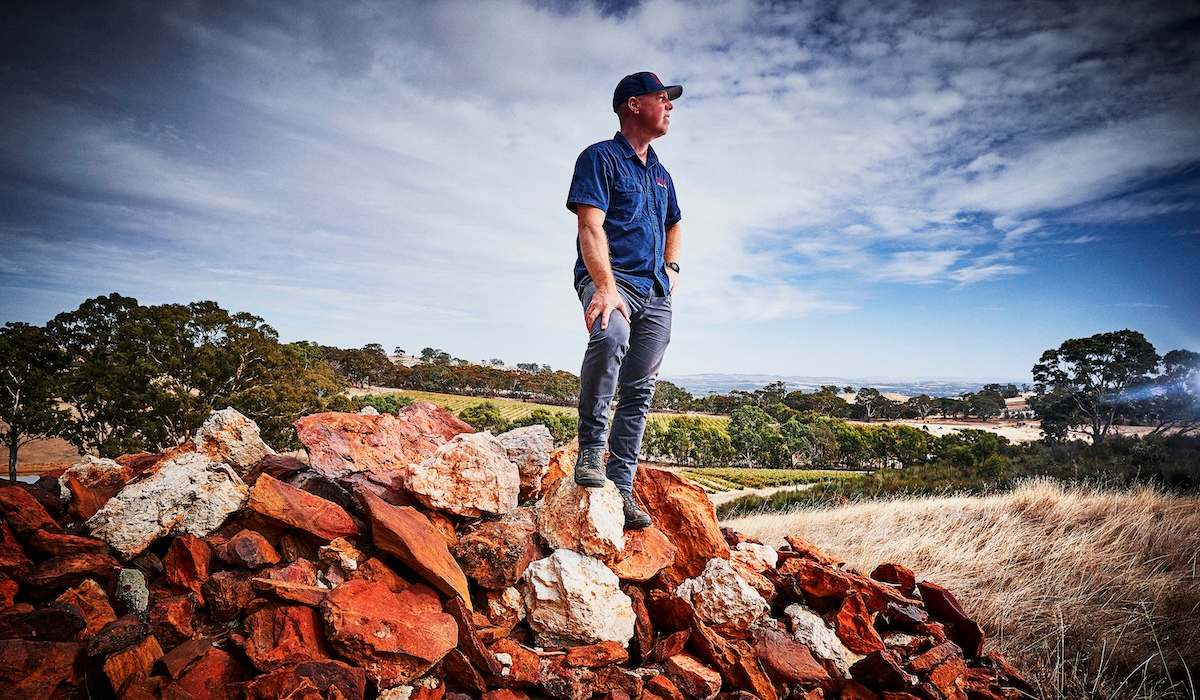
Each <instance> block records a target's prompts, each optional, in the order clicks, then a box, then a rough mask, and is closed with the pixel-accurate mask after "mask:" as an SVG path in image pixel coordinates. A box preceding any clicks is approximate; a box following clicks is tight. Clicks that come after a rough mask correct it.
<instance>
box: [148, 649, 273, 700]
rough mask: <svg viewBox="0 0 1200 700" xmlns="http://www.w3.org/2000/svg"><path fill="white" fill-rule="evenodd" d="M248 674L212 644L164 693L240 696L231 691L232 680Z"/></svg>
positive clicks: (175, 697)
mask: <svg viewBox="0 0 1200 700" xmlns="http://www.w3.org/2000/svg"><path fill="white" fill-rule="evenodd" d="M168 656H169V654H168ZM163 658H164V660H165V658H166V657H165V656H164V657H163ZM245 677H246V669H245V668H243V667H242V665H241V664H240V663H238V661H237V659H235V658H234V657H233V656H232V655H230V654H229V653H227V652H225V651H223V650H221V649H217V648H216V647H213V646H211V645H209V646H208V648H207V649H206V650H205V651H204V653H203V655H201V656H200V657H198V658H197V659H195V660H194V661H193V662H192V663H191V664H190V665H189V666H187V667H186V669H184V670H183V671H181V675H180V676H179V677H178V679H177V680H175V681H174V682H172V683H170V684H168V685H167V687H166V688H164V690H163V697H164V698H167V699H169V700H201V698H213V699H214V700H227V699H231V698H234V697H238V696H237V695H235V694H233V693H231V692H230V691H229V684H231V683H238V682H239V681H241V680H242V679H244V678H245ZM276 697H283V696H276Z"/></svg>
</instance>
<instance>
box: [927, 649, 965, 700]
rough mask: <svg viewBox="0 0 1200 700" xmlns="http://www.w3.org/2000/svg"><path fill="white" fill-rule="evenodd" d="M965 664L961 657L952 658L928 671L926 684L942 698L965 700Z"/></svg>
mask: <svg viewBox="0 0 1200 700" xmlns="http://www.w3.org/2000/svg"><path fill="white" fill-rule="evenodd" d="M966 674H967V662H966V660H965V659H963V657H962V656H952V657H950V658H948V659H946V660H945V661H943V662H942V663H940V664H938V665H937V666H934V667H933V668H931V669H930V670H929V674H928V683H929V684H930V685H932V686H933V687H935V688H937V689H938V691H939V692H940V693H941V694H942V696H943V697H946V698H952V699H953V700H966V697H967V692H966V689H967V677H966Z"/></svg>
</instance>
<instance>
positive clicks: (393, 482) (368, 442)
mask: <svg viewBox="0 0 1200 700" xmlns="http://www.w3.org/2000/svg"><path fill="white" fill-rule="evenodd" d="M473 432H475V430H474V429H473V428H472V427H471V426H469V425H467V424H466V423H464V422H463V421H461V420H459V419H458V418H457V417H455V416H454V415H453V414H452V413H450V412H449V411H447V410H446V409H444V408H440V407H438V406H435V405H433V404H432V403H429V402H427V401H417V402H414V403H412V404H410V405H408V406H405V407H404V408H403V409H401V411H400V413H399V415H396V416H393V415H391V414H389V413H383V414H380V415H377V416H369V415H362V414H358V413H317V414H314V415H311V416H305V417H303V418H301V419H300V420H298V421H296V436H297V437H298V438H299V439H300V442H302V443H304V447H305V449H307V450H308V460H309V467H310V468H311V469H312V470H313V471H314V472H316V473H318V474H320V475H321V476H324V477H326V478H328V479H340V478H342V477H346V476H350V475H352V474H357V473H364V474H365V475H367V476H368V477H369V478H370V479H371V480H372V481H375V482H377V483H379V484H383V485H385V486H390V487H393V488H402V487H403V476H404V474H405V473H406V471H407V469H408V466H409V465H410V464H414V463H418V462H420V461H421V460H423V459H424V458H426V457H428V456H429V455H432V454H433V453H434V452H435V451H436V450H437V448H438V447H440V446H441V445H443V444H445V443H446V442H447V441H448V440H449V439H450V438H452V437H454V436H455V435H457V434H459V433H473Z"/></svg>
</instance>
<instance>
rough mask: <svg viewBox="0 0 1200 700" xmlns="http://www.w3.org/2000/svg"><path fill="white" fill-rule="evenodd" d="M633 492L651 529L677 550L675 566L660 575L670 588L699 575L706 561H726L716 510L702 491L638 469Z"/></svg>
mask: <svg viewBox="0 0 1200 700" xmlns="http://www.w3.org/2000/svg"><path fill="white" fill-rule="evenodd" d="M633 491H634V495H636V496H637V499H638V501H639V502H640V503H641V504H642V507H643V508H645V509H646V512H647V513H648V514H649V515H650V520H651V521H652V522H653V523H654V526H655V527H657V528H658V529H660V530H662V532H663V534H664V535H666V536H667V539H669V540H671V544H673V545H675V547H676V549H677V550H678V551H677V552H676V553H675V563H674V564H672V565H671V566H668V567H666V568H665V569H663V571H662V573H661V575H662V576H663V578H664V580H665V581H666V582H667V583H668V584H669V585H671V586H676V585H678V584H680V583H682V582H683V580H684V579H688V578H693V577H695V576H697V575H699V574H700V572H701V571H703V570H704V567H705V566H706V565H707V564H708V560H709V559H713V558H720V559H728V558H729V545H728V544H726V542H725V537H724V536H723V535H722V534H721V526H720V525H718V524H717V512H716V509H715V508H714V507H713V504H712V501H711V500H709V498H708V494H706V493H705V492H704V489H702V488H700V487H699V486H697V485H695V484H693V483H691V482H690V481H688V480H686V479H684V478H683V477H681V476H679V475H678V474H675V473H673V472H669V471H666V470H665V469H655V468H653V467H646V466H641V467H639V468H638V470H637V474H636V476H635V477H634V481H633Z"/></svg>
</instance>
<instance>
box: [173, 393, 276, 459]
mask: <svg viewBox="0 0 1200 700" xmlns="http://www.w3.org/2000/svg"><path fill="white" fill-rule="evenodd" d="M192 441H193V442H194V443H195V444H196V451H197V452H199V453H201V454H205V455H208V458H209V459H211V460H212V461H214V462H224V463H225V464H228V465H230V466H231V467H233V468H234V470H236V471H237V473H238V474H239V475H241V474H245V473H246V472H247V471H248V470H249V469H250V467H252V466H254V465H255V464H256V463H257V462H258V460H260V459H262V458H263V457H266V456H267V455H273V454H275V450H272V449H271V448H270V447H269V446H268V445H267V443H265V442H263V440H262V437H261V435H260V434H259V431H258V425H257V424H256V423H255V422H254V421H252V420H250V419H249V418H247V417H246V416H243V415H242V414H241V413H238V412H237V411H236V410H234V409H232V408H223V409H221V410H220V411H213V412H212V413H211V414H209V416H208V420H206V421H204V423H203V425H201V426H200V427H199V428H197V429H196V435H195V437H194V438H193V439H192Z"/></svg>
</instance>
